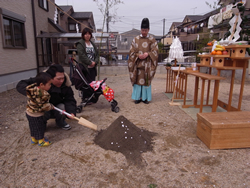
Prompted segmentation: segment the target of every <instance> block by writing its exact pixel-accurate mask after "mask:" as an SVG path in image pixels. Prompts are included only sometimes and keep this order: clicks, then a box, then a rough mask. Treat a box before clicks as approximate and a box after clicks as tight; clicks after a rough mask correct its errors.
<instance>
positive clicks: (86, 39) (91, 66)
mask: <svg viewBox="0 0 250 188" xmlns="http://www.w3.org/2000/svg"><path fill="white" fill-rule="evenodd" d="M92 38H93V36H92V31H91V29H90V28H87V27H86V28H84V29H83V31H82V39H81V40H80V41H78V42H77V43H76V47H77V52H78V56H79V62H80V63H81V64H82V65H83V66H84V68H85V71H83V73H84V75H85V76H86V79H87V81H88V83H90V82H92V81H95V77H96V75H97V70H96V65H97V63H98V59H99V54H98V51H97V48H96V46H95V44H94V43H93V42H92V41H91V39H92ZM86 74H87V75H86Z"/></svg>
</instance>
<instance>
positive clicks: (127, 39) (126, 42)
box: [117, 29, 155, 59]
mask: <svg viewBox="0 0 250 188" xmlns="http://www.w3.org/2000/svg"><path fill="white" fill-rule="evenodd" d="M140 34H141V30H138V29H132V30H130V31H126V32H124V33H120V34H119V35H118V37H117V54H118V55H122V56H123V59H127V58H128V54H129V50H130V47H131V43H132V41H133V39H134V38H135V37H136V36H138V35H140ZM149 34H150V33H149ZM150 35H152V34H150ZM153 36H154V35H153ZM154 37H155V36H154Z"/></svg>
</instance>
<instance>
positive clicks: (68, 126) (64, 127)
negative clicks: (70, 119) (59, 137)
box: [61, 124, 71, 130]
mask: <svg viewBox="0 0 250 188" xmlns="http://www.w3.org/2000/svg"><path fill="white" fill-rule="evenodd" d="M61 128H62V129H64V130H70V129H71V127H70V125H69V124H66V125H64V126H62V127H61Z"/></svg>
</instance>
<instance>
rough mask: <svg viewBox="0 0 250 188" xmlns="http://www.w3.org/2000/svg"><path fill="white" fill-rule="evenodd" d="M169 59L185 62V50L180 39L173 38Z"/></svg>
mask: <svg viewBox="0 0 250 188" xmlns="http://www.w3.org/2000/svg"><path fill="white" fill-rule="evenodd" d="M169 58H170V59H177V61H183V60H184V58H183V49H182V45H181V41H180V39H179V38H178V37H175V38H173V42H172V44H171V46H170V50H169Z"/></svg>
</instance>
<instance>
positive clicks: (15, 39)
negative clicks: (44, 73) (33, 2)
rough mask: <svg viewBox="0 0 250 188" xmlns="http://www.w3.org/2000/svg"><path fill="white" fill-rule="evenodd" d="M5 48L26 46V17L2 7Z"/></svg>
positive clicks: (0, 11)
mask: <svg viewBox="0 0 250 188" xmlns="http://www.w3.org/2000/svg"><path fill="white" fill-rule="evenodd" d="M0 14H1V15H0V16H1V20H2V27H1V29H2V33H3V34H2V37H3V47H4V48H26V37H25V27H24V23H25V21H26V19H25V17H23V16H21V15H18V14H16V13H14V12H11V11H8V10H6V9H3V8H0Z"/></svg>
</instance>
